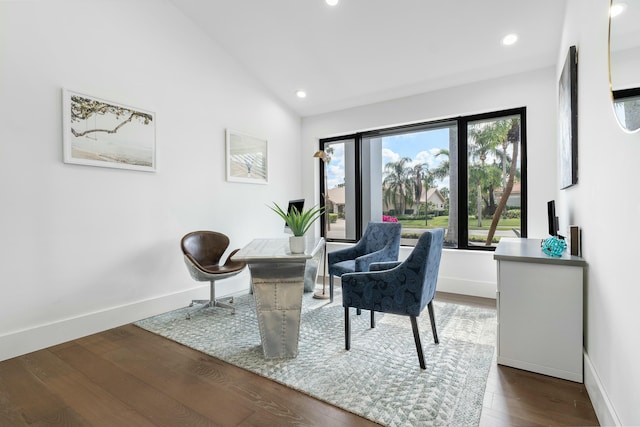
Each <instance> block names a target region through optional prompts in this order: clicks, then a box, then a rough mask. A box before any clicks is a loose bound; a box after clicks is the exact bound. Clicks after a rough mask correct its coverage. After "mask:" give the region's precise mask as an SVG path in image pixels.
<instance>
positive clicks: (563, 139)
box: [558, 46, 578, 189]
mask: <svg viewBox="0 0 640 427" xmlns="http://www.w3.org/2000/svg"><path fill="white" fill-rule="evenodd" d="M558 112H559V117H558V127H559V141H558V144H559V150H560V188H561V189H565V188H568V187H571V186H572V185H575V184H577V183H578V55H577V49H576V47H575V46H571V47H570V48H569V52H568V53H567V58H566V60H565V62H564V66H563V68H562V74H561V75H560V81H559V84H558Z"/></svg>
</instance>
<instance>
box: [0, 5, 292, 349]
mask: <svg viewBox="0 0 640 427" xmlns="http://www.w3.org/2000/svg"><path fill="white" fill-rule="evenodd" d="M62 88H67V89H71V90H74V91H78V92H82V93H86V94H89V95H94V96H97V97H100V98H104V99H107V100H112V101H116V102H119V103H122V104H125V105H130V106H134V107H138V108H141V109H145V110H150V111H153V112H155V113H156V142H157V172H155V173H149V172H137V171H127V170H118V169H108V168H97V167H88V166H79V165H70V164H64V163H63V162H62V141H61V139H62V129H61V128H62V117H61V91H62ZM227 127H230V128H234V129H239V130H243V131H246V132H248V133H251V134H255V135H259V136H263V137H264V138H266V139H267V140H268V143H269V150H270V152H269V156H270V157H269V169H270V176H269V184H268V185H266V186H264V185H248V184H239V183H229V182H226V181H225V163H224V152H225V146H224V132H225V128H227ZM300 129H301V124H300V118H299V117H298V116H297V115H295V114H293V113H292V112H291V111H289V110H287V109H286V108H285V107H283V106H282V105H281V104H280V103H279V102H277V101H275V100H274V98H273V97H272V96H271V95H270V94H269V93H268V92H267V91H266V90H264V89H263V87H262V86H261V85H260V84H258V83H257V82H256V81H255V80H254V79H253V78H252V77H251V76H249V75H247V73H246V72H245V71H244V70H243V69H242V68H241V67H240V66H239V65H238V64H237V63H236V62H235V61H234V60H232V59H231V58H230V57H229V56H228V55H227V54H226V53H225V52H223V51H222V50H221V49H219V48H217V47H216V44H215V43H213V42H212V41H211V40H210V39H208V38H206V37H205V36H204V35H203V33H201V32H200V31H199V30H198V29H196V28H195V26H194V25H193V24H192V23H191V22H190V21H188V20H186V18H183V17H182V15H181V14H180V13H179V12H178V11H177V10H176V9H175V8H173V6H171V5H170V4H169V3H168V2H166V1H153V0H136V1H102V0H91V1H86V0H76V1H72V0H55V1H47V2H40V1H37V2H35V1H12V2H0V203H1V207H0V289H1V292H2V294H1V298H0V360H3V359H6V358H8V357H12V356H15V355H18V354H22V353H25V352H28V351H32V350H35V349H39V348H43V347H46V346H49V345H51V344H55V343H59V342H62V341H66V340H69V339H72V338H75V337H78V336H82V335H86V334H89V333H93V332H96V331H99V330H104V329H108V328H110V327H114V326H117V325H120V324H125V323H128V322H131V321H134V320H137V319H140V318H142V317H145V316H149V315H153V314H156V313H159V312H162V311H166V310H169V309H172V308H175V307H179V306H185V305H186V304H187V303H188V302H189V301H190V300H191V299H192V298H193V297H206V296H207V295H208V284H207V283H197V282H195V281H193V280H192V279H191V277H190V276H189V274H188V272H187V270H186V267H185V266H184V264H183V260H182V255H181V252H180V248H179V240H180V238H181V237H182V236H183V235H184V234H185V233H187V232H189V231H192V230H195V229H214V230H219V231H221V232H223V233H226V234H227V235H229V237H230V239H231V245H232V247H234V248H235V247H241V246H243V245H244V244H246V243H247V242H248V241H249V240H250V239H252V238H254V237H260V236H266V237H268V236H281V235H282V223H281V220H279V218H277V217H276V216H275V215H274V214H272V213H271V211H269V210H268V208H267V207H266V206H265V205H266V204H269V203H271V201H277V202H280V203H286V201H287V200H288V199H291V198H295V197H299V196H301V195H302V194H301V193H302V187H301V184H300V182H299V181H298V180H297V179H291V177H298V176H300V174H301V173H302V170H301V168H300V167H299V166H297V164H298V163H297V162H295V161H291V160H292V159H293V160H295V159H297V158H299V156H300ZM248 285H249V275H248V272H245V273H243V274H241V275H240V276H236V278H233V279H229V280H228V281H227V282H224V283H222V282H221V290H220V291H219V295H225V294H228V293H232V292H236V291H239V290H241V289H248Z"/></svg>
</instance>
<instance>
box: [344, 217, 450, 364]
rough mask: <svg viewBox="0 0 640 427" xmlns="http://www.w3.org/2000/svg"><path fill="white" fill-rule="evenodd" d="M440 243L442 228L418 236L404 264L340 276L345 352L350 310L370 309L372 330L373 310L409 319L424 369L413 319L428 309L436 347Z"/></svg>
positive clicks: (348, 342)
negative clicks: (434, 307) (436, 300)
mask: <svg viewBox="0 0 640 427" xmlns="http://www.w3.org/2000/svg"><path fill="white" fill-rule="evenodd" d="M443 241H444V229H442V228H439V229H435V230H430V231H428V232H426V233H423V234H422V236H420V238H419V239H418V242H417V243H416V246H415V248H413V251H412V252H411V254H410V255H409V257H408V258H407V259H406V260H405V261H403V262H383V263H376V264H371V266H370V270H371V271H369V272H367V273H349V274H345V275H343V276H342V306H343V307H344V332H345V348H346V349H347V350H349V348H350V347H351V323H350V320H349V308H350V307H355V308H357V309H365V310H371V327H372V328H373V327H375V322H374V320H375V317H374V312H376V311H379V312H383V313H393V314H400V315H404V316H409V317H410V319H411V326H412V328H413V338H414V340H415V343H416V349H417V350H418V360H419V362H420V367H421V368H422V369H426V365H425V363H424V354H423V352H422V344H421V343H420V334H419V331H418V322H417V317H418V316H420V313H421V312H422V310H424V308H425V307H427V308H428V309H429V319H430V320H431V330H432V332H433V340H434V342H435V343H436V344H438V334H437V332H436V322H435V317H434V313H433V304H432V301H433V297H434V296H435V293H436V284H437V281H438V270H439V269H440V258H441V256H442V244H443Z"/></svg>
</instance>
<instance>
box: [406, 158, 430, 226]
mask: <svg viewBox="0 0 640 427" xmlns="http://www.w3.org/2000/svg"><path fill="white" fill-rule="evenodd" d="M429 176H430V174H429V168H428V167H427V164H426V163H418V164H416V165H414V166H413V167H412V168H411V177H412V180H413V185H412V186H413V200H414V207H415V209H414V210H413V212H414V216H417V215H418V213H419V211H420V199H421V198H422V190H423V189H424V188H425V187H426V189H427V190H429V187H428V185H427V184H428V179H429Z"/></svg>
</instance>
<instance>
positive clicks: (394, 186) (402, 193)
mask: <svg viewBox="0 0 640 427" xmlns="http://www.w3.org/2000/svg"><path fill="white" fill-rule="evenodd" d="M410 162H411V159H410V158H409V157H403V158H401V159H399V160H398V161H396V162H389V163H387V164H386V165H384V174H385V177H384V180H383V181H382V184H383V188H384V200H385V203H388V204H391V205H393V207H394V209H395V210H396V212H397V213H398V214H400V215H403V214H404V211H405V206H406V205H407V203H409V204H410V203H412V202H413V200H412V197H413V194H412V190H413V179H412V176H411V174H412V168H411V167H409V166H407V163H410Z"/></svg>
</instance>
